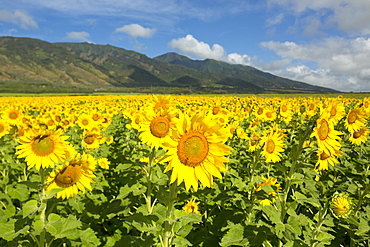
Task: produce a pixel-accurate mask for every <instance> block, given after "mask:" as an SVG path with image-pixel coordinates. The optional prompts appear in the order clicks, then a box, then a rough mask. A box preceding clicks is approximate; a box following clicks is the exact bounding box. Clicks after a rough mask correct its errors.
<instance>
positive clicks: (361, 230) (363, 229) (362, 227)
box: [355, 218, 370, 235]
mask: <svg viewBox="0 0 370 247" xmlns="http://www.w3.org/2000/svg"><path fill="white" fill-rule="evenodd" d="M368 231H370V227H369V224H368V222H367V220H365V219H363V218H361V219H360V224H359V226H358V230H357V231H356V232H355V234H356V235H364V234H365V233H367V232H368Z"/></svg>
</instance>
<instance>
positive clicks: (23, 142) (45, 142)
mask: <svg viewBox="0 0 370 247" xmlns="http://www.w3.org/2000/svg"><path fill="white" fill-rule="evenodd" d="M62 134H63V132H62V131H61V130H56V131H52V130H30V131H28V132H25V134H24V135H23V136H21V137H20V138H19V139H18V142H19V143H20V145H18V146H17V147H16V148H17V149H19V150H18V151H17V152H16V155H18V158H24V157H25V158H26V162H27V165H28V169H31V168H32V167H34V166H36V169H37V170H40V167H43V168H47V167H53V166H54V163H57V162H58V161H60V160H65V155H66V150H67V145H68V142H67V141H66V140H67V139H68V138H69V136H62Z"/></svg>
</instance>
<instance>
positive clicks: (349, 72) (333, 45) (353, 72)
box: [261, 37, 370, 91]
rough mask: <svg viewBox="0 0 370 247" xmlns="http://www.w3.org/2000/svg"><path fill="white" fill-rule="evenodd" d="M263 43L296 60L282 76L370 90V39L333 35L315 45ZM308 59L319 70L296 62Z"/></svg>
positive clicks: (345, 88) (332, 86) (277, 52)
mask: <svg viewBox="0 0 370 247" xmlns="http://www.w3.org/2000/svg"><path fill="white" fill-rule="evenodd" d="M261 46H263V47H266V48H269V49H271V50H273V51H274V52H275V53H276V54H278V55H279V56H281V57H282V58H284V59H291V60H294V61H293V64H291V65H290V66H288V67H287V68H286V70H285V71H277V73H278V74H279V75H285V76H288V77H289V78H293V79H297V80H302V81H305V82H308V83H311V84H316V85H323V86H328V87H331V88H334V89H338V90H343V91H370V71H369V68H370V59H369V57H370V38H368V39H366V38H363V37H359V38H354V39H344V38H338V37H334V38H327V39H324V40H323V41H321V42H318V43H313V44H297V43H295V42H284V43H280V42H274V41H269V42H262V43H261ZM306 62H311V63H312V62H314V63H315V64H317V66H318V69H316V70H314V69H310V68H309V67H307V66H305V65H294V63H306ZM348 84H349V85H350V87H348Z"/></svg>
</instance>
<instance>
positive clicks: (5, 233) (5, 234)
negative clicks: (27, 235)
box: [0, 219, 16, 241]
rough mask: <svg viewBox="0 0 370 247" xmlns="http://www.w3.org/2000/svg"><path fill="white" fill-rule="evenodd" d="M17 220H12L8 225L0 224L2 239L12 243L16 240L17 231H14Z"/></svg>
mask: <svg viewBox="0 0 370 247" xmlns="http://www.w3.org/2000/svg"><path fill="white" fill-rule="evenodd" d="M15 221H16V220H15V219H10V220H9V221H8V222H6V223H1V224H0V237H1V238H3V239H5V240H7V241H12V240H13V238H14V234H15V230H14V223H15Z"/></svg>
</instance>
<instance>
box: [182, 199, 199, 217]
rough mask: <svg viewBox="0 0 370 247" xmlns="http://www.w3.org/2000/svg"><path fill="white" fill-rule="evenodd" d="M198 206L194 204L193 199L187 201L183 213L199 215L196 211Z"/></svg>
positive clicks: (196, 203)
mask: <svg viewBox="0 0 370 247" xmlns="http://www.w3.org/2000/svg"><path fill="white" fill-rule="evenodd" d="M198 204H199V202H195V199H194V198H193V199H191V200H189V201H188V203H187V204H186V205H185V206H184V207H183V208H182V209H183V210H184V211H185V212H187V213H188V214H191V213H193V214H199V215H200V212H199V210H198Z"/></svg>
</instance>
